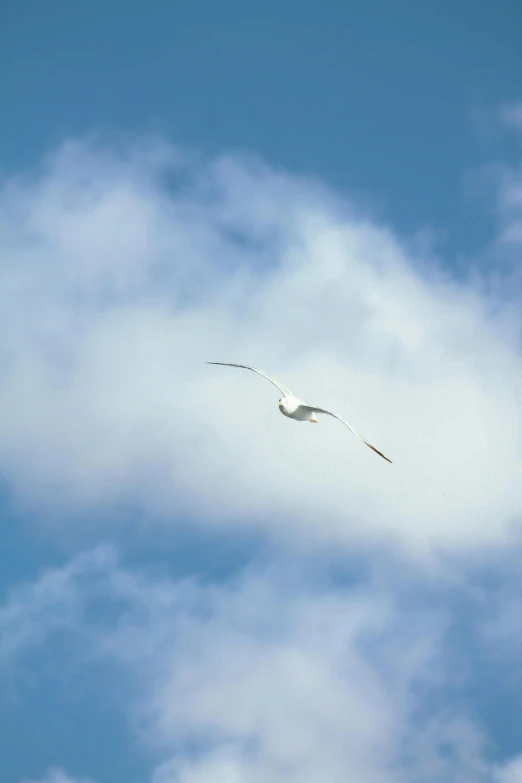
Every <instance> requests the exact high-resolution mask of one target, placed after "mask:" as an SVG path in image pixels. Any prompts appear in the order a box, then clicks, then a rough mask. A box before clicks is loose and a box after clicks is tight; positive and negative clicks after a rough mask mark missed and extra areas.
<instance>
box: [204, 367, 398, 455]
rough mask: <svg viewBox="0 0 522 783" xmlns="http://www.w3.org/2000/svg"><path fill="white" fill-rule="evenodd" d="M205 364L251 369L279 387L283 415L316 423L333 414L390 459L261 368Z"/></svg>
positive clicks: (325, 411)
mask: <svg viewBox="0 0 522 783" xmlns="http://www.w3.org/2000/svg"><path fill="white" fill-rule="evenodd" d="M207 364H220V365H223V366H225V367H241V368H242V369H243V370H251V371H252V372H255V373H257V374H258V375H262V376H263V378H266V380H267V381H269V382H270V383H271V384H272V385H273V386H275V387H276V388H277V389H279V391H280V392H281V393H282V394H283V397H281V399H280V400H279V410H280V411H281V413H282V414H283V416H286V417H287V418H289V419H294V421H310V422H312V423H313V424H317V422H318V418H317V414H318V413H325V414H326V415H327V416H333V418H334V419H337V420H338V421H340V422H341V423H342V424H344V426H345V427H347V428H348V429H349V430H350V432H352V433H353V434H354V435H355V436H356V437H357V438H360V439H361V440H362V442H363V443H365V444H366V445H367V446H369V448H370V449H372V451H375V453H376V454H378V455H379V456H380V457H382V458H383V459H385V460H386V461H387V462H391V459H389V458H388V457H385V456H384V454H383V453H382V451H379V449H376V448H375V446H373V445H372V444H371V443H370V441H368V440H366V438H364V437H363V436H362V435H361V434H360V433H359V432H357V430H354V428H353V427H352V426H351V424H348V422H347V421H345V420H344V419H343V418H341V416H338V415H337V413H332V411H327V410H326V408H318V407H316V406H313V405H307V404H306V403H304V402H303V401H302V400H300V399H299V397H296V396H295V394H292V392H291V391H290V389H288V388H287V387H286V386H283V384H282V383H280V381H277V380H276V379H275V378H272V377H271V376H270V375H267V374H266V372H263V370H256V368H255V367H249V366H248V365H246V364H231V363H230V362H207Z"/></svg>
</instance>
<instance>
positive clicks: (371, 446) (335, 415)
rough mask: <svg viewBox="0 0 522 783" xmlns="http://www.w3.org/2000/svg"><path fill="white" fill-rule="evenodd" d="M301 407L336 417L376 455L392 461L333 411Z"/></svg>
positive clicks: (301, 406)
mask: <svg viewBox="0 0 522 783" xmlns="http://www.w3.org/2000/svg"><path fill="white" fill-rule="evenodd" d="M299 407H300V409H301V410H305V411H310V413H326V415H327V416H333V417H334V419H337V420H338V421H340V422H341V424H344V426H345V427H348V429H349V430H350V432H353V434H354V435H355V436H356V437H357V438H360V439H361V440H362V442H363V443H366V445H367V446H368V447H369V448H370V449H372V450H373V451H375V453H376V454H378V455H379V456H380V457H382V458H383V459H385V460H386V461H387V462H391V459H389V458H388V457H385V456H384V454H383V453H382V451H379V449H376V448H375V446H374V445H373V444H371V443H370V441H368V440H366V438H364V437H363V436H362V435H361V434H360V432H357V430H354V428H353V427H351V426H350V425H349V424H348V422H347V421H345V420H344V419H343V418H341V416H338V415H337V414H336V413H332V411H327V410H325V409H324V408H312V406H311V405H300V406H299Z"/></svg>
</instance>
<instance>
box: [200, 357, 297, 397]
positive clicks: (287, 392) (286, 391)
mask: <svg viewBox="0 0 522 783" xmlns="http://www.w3.org/2000/svg"><path fill="white" fill-rule="evenodd" d="M205 364H219V365H221V366H222V367H241V369H243V370H252V372H257V374H258V375H262V376H263V378H266V379H267V381H270V383H271V384H273V385H274V386H276V387H277V388H278V389H279V391H280V392H281V393H282V394H284V395H285V397H288V396H290V395H291V394H292V392H291V391H290V389H287V388H286V386H283V384H282V383H279V381H276V379H275V378H271V377H270V376H269V375H267V374H266V372H263V371H262V370H256V368H255V367H247V366H246V364H230V362H205Z"/></svg>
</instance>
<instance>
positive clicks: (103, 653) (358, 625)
mask: <svg viewBox="0 0 522 783" xmlns="http://www.w3.org/2000/svg"><path fill="white" fill-rule="evenodd" d="M404 577H406V574H405V573H404V572H403V578H404ZM51 583H52V584H55V585H57V584H60V585H62V586H63V588H64V589H63V591H61V592H62V594H63V615H64V623H66V622H67V621H68V617H69V607H70V604H71V596H72V595H74V603H75V605H76V606H77V607H78V613H77V614H78V618H79V620H78V622H77V624H76V626H75V627H76V631H77V632H79V633H81V634H82V641H83V645H82V648H83V649H82V656H85V655H89V656H90V657H91V660H92V659H93V658H94V660H96V661H97V662H98V663H99V665H103V661H109V662H110V664H111V672H114V663H116V664H117V665H118V667H119V668H120V670H121V671H123V672H126V673H127V675H128V684H129V687H127V679H126V678H125V680H124V682H123V684H122V687H123V688H125V689H126V692H127V695H128V698H129V700H130V701H131V705H130V708H131V715H132V716H133V725H134V729H135V731H136V732H137V734H136V736H137V738H138V739H139V740H140V741H141V742H143V743H144V744H145V745H146V747H147V748H148V749H149V751H150V754H151V767H155V771H154V773H153V776H152V782H153V783H210V782H211V781H212V783H234V781H236V780H237V781H241V782H242V783H262V781H265V780H272V781H274V783H280V782H281V783H282V782H283V781H290V782H291V783H312V782H313V781H316V780H318V779H328V780H329V781H331V782H332V783H337V781H339V783H341V781H345V780H346V779H347V777H348V778H349V779H354V780H364V781H365V783H381V781H382V783H394V782H395V781H397V782H398V781H401V783H416V781H419V780H422V781H423V783H439V782H440V781H442V780H453V781H455V782H456V783H514V781H515V780H516V778H515V777H513V775H514V774H515V772H513V770H516V769H517V763H518V762H517V761H516V760H515V759H511V760H509V759H508V760H507V761H506V762H505V763H504V764H503V766H496V765H492V763H491V762H490V761H489V759H488V752H487V751H488V743H489V742H490V740H491V737H490V736H488V734H487V732H488V731H491V727H492V726H493V725H494V722H495V718H494V716H491V725H490V726H481V725H480V723H479V722H478V721H477V720H476V716H474V715H473V713H472V712H471V711H470V708H471V704H470V703H469V702H467V701H466V700H463V699H462V695H461V693H460V692H459V673H458V669H459V668H460V667H462V666H463V665H464V664H465V665H466V669H467V672H468V676H469V675H470V674H471V673H472V672H471V670H470V667H472V661H471V659H470V658H469V655H468V654H467V653H463V652H462V650H461V651H460V656H461V657H460V658H459V660H458V661H457V664H458V665H457V667H455V657H454V654H452V652H451V650H450V649H449V648H448V644H449V638H450V634H451V632H452V628H453V626H454V623H455V619H454V617H453V616H452V608H451V600H449V599H448V594H447V593H445V600H444V605H441V604H440V602H438V603H436V604H434V603H433V601H431V602H430V601H420V602H418V601H417V603H415V601H413V600H412V595H411V594H409V593H406V594H401V591H400V590H399V589H398V583H397V581H395V580H391V581H387V580H384V581H383V580H382V578H381V579H380V580H377V581H371V582H368V583H361V584H359V585H357V586H351V587H348V586H343V585H333V584H331V583H330V584H328V585H326V584H324V583H323V584H322V585H321V584H318V583H317V580H314V579H311V578H310V574H309V573H306V574H298V573H296V572H294V573H293V574H292V575H290V574H289V572H288V571H286V572H285V570H284V569H275V568H273V567H271V566H269V567H263V568H255V567H252V568H251V569H250V570H248V571H246V572H245V573H244V575H243V576H242V577H241V578H239V579H236V580H234V581H231V582H229V583H227V584H222V585H217V584H209V585H207V586H203V585H199V584H197V583H196V582H194V581H192V580H183V581H171V580H169V579H161V580H160V579H151V578H150V577H146V576H144V575H143V574H140V573H137V572H135V571H131V570H129V569H126V568H124V567H122V566H121V565H118V564H117V561H116V559H115V557H114V555H113V554H111V552H107V551H104V550H102V551H101V553H100V552H94V553H91V554H87V555H83V556H81V557H80V558H77V559H75V560H72V561H71V562H70V563H68V564H67V565H66V566H64V567H63V568H62V569H58V570H57V571H54V572H49V573H47V574H45V575H44V576H43V577H42V578H41V579H40V580H39V581H37V582H36V583H34V584H33V585H30V586H27V587H26V588H25V589H24V590H23V591H22V592H21V593H20V592H19V593H16V594H14V595H13V597H12V598H11V599H10V602H8V604H7V606H5V607H4V608H3V609H2V612H3V613H4V616H6V617H8V618H12V617H13V616H14V615H13V613H10V612H9V606H10V605H11V604H12V603H15V604H16V606H17V607H18V613H25V614H26V615H27V617H29V618H34V617H42V618H44V619H43V620H42V622H41V623H35V625H34V628H35V635H36V636H37V638H39V639H40V638H42V634H43V629H44V628H45V629H46V632H47V633H49V632H51V631H52V630H53V628H55V627H57V623H56V618H55V617H51V618H49V615H48V614H46V613H45V611H43V612H42V611H41V608H42V606H43V607H44V608H45V606H47V604H48V603H49V601H48V597H47V596H48V593H49V587H48V585H49V584H51ZM422 587H423V585H422V584H421V583H416V585H415V587H414V590H415V592H417V593H418V591H419V590H422ZM20 595H23V596H24V599H23V601H22V600H21V599H20V597H19V596H20ZM450 598H451V596H450ZM93 600H94V601H95V602H99V601H100V600H101V601H103V604H104V605H105V606H108V605H117V606H118V613H117V616H116V617H115V618H114V620H113V621H112V622H111V623H109V624H107V622H106V621H104V620H103V619H101V620H100V619H99V618H98V614H97V612H94V611H92V607H91V602H92V601H93ZM494 600H495V599H492V597H491V596H490V598H489V604H490V605H491V602H492V601H494ZM95 605H99V604H98V603H95ZM90 607H91V609H90ZM55 613H56V614H59V597H57V598H56V600H55ZM477 622H478V623H479V624H480V616H477ZM15 625H16V623H15ZM9 628H10V626H9V621H7V622H5V623H4V625H3V627H2V635H4V634H6V635H7V636H9ZM30 644H31V639H30V637H29V636H27V637H26V638H25V639H24V641H23V644H22V645H20V646H19V647H18V648H17V650H13V648H11V653H12V654H17V655H18V656H19V655H20V652H21V651H22V648H23V646H27V645H30ZM463 655H464V656H465V660H464V658H463V657H462V656H463ZM83 660H84V657H82V661H83ZM31 665H32V666H33V667H34V660H33V661H32V664H31ZM455 668H456V669H457V671H455ZM91 675H92V668H91ZM499 775H500V777H498V776H499ZM509 775H511V777H509ZM495 776H497V777H495ZM502 776H504V777H502ZM51 781H52V783H58V781H60V783H62V781H61V780H60V779H58V780H56V781H55V779H54V778H51ZM49 783H50V781H49ZM64 783H65V781H64Z"/></svg>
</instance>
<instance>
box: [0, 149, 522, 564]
mask: <svg viewBox="0 0 522 783" xmlns="http://www.w3.org/2000/svg"><path fill="white" fill-rule="evenodd" d="M0 211H1V217H0V220H1V228H2V236H3V242H2V251H1V252H2V267H1V269H2V271H1V272H0V297H1V307H0V312H1V316H0V318H1V322H0V327H1V330H2V335H3V337H2V347H1V354H0V405H1V408H2V410H3V412H4V415H3V416H2V419H1V423H0V444H1V445H0V466H1V468H2V470H3V472H4V474H5V475H7V476H8V477H9V479H10V481H11V482H12V485H13V486H14V487H16V488H17V489H18V493H19V497H20V498H22V497H23V500H24V502H25V503H29V504H31V503H33V504H34V505H35V506H36V505H40V504H44V505H45V507H46V508H47V510H48V509H49V508H50V507H53V508H54V510H55V511H58V512H59V511H62V512H64V511H65V512H67V511H68V510H69V509H71V508H74V509H75V510H78V509H80V508H84V509H85V508H92V507H93V504H96V503H99V502H102V501H106V500H114V499H116V500H121V499H126V500H128V499H129V497H133V498H134V500H136V501H137V502H139V503H140V504H142V505H144V506H145V507H146V508H147V509H148V511H149V512H150V513H151V514H152V515H157V517H158V518H163V519H167V520H172V519H175V518H176V516H178V515H179V514H180V513H183V514H184V515H185V516H186V515H189V516H190V517H191V518H193V519H197V520H198V524H208V525H213V526H217V525H219V526H225V527H233V526H234V525H241V526H242V527H244V526H245V525H249V526H252V527H256V528H260V529H263V530H267V531H268V532H270V534H272V535H282V536H291V537H292V536H298V537H299V539H300V541H301V542H302V544H303V546H307V545H311V546H317V545H318V544H320V543H321V542H337V543H339V542H341V543H342V542H346V543H348V542H354V541H356V540H361V541H365V542H370V543H372V542H380V543H385V542H388V544H397V545H398V546H400V547H402V548H403V549H404V550H405V551H408V552H409V553H410V554H421V555H423V554H426V553H427V552H430V551H432V550H433V548H434V547H435V548H442V549H445V550H448V549H456V550H459V549H462V548H468V547H470V546H471V547H477V548H480V547H484V546H488V547H489V546H494V545H502V544H505V543H506V542H508V541H509V540H510V537H511V535H512V532H513V531H514V530H515V529H517V527H518V523H517V521H516V520H517V519H519V518H520V512H521V511H522V508H521V502H520V491H519V487H520V473H521V470H522V456H521V450H520V438H519V430H520V428H521V426H522V414H521V409H520V404H519V396H520V395H519V388H520V386H521V382H522V358H521V355H520V353H519V351H518V346H517V333H518V329H519V327H520V317H519V315H518V314H517V313H513V312H512V311H507V310H506V311H504V309H503V306H502V302H501V301H497V300H496V299H492V298H490V297H489V296H488V295H487V294H484V293H483V292H480V291H479V290H478V287H474V286H472V285H471V284H467V283H457V282H456V281H454V280H452V278H451V274H450V273H449V272H448V271H447V270H445V269H444V268H443V267H442V266H441V265H440V264H437V262H434V261H433V259H430V264H427V263H426V259H425V258H424V257H419V256H416V255H415V254H413V253H412V251H411V250H410V249H409V244H408V243H407V242H405V241H402V240H401V238H400V237H397V236H395V235H394V234H393V233H392V232H391V231H390V230H389V229H388V228H386V227H383V226H379V225H377V224H376V223H375V222H372V221H371V220H370V219H369V218H366V217H364V216H362V215H361V214H359V213H358V212H357V210H356V209H355V208H354V206H353V205H352V204H350V203H349V202H346V201H343V200H341V199H339V198H338V197H337V196H336V195H335V194H332V193H329V192H328V191H327V190H326V189H325V188H323V187H321V186H320V185H318V184H317V183H314V182H310V181H307V180H302V179H299V178H297V177H291V176H289V175H287V174H284V173H282V172H278V171H275V170H273V169H270V168H269V167H267V166H265V165H264V164H262V163H261V162H259V161H252V160H250V159H244V158H240V157H224V158H220V159H217V160H214V161H211V162H202V161H200V160H198V159H197V158H196V157H195V156H192V155H188V154H186V153H184V152H183V151H180V150H178V149H175V148H171V147H169V146H168V145H165V144H163V143H161V144H160V143H156V142H154V143H151V144H149V145H148V146H147V145H143V144H142V145H137V146H135V147H130V148H127V149H125V150H118V151H115V150H114V149H108V148H106V147H100V146H96V144H94V143H86V144H83V143H77V144H70V145H67V146H66V147H65V148H64V149H62V150H60V151H59V152H57V153H56V154H55V155H54V156H52V157H51V158H49V159H48V160H47V161H46V163H45V165H44V166H43V167H42V169H41V170H40V171H39V172H37V173H36V174H34V173H30V174H28V175H27V176H26V177H24V178H21V179H19V180H17V181H14V182H9V183H6V184H5V185H4V187H3V190H2V194H1V198H0ZM206 360H217V361H221V360H222V361H240V362H246V363H249V364H253V365H256V366H260V367H261V368H263V369H265V370H266V371H268V372H271V373H273V374H274V375H276V376H280V377H281V379H282V380H283V382H285V383H286V384H287V385H288V386H290V388H292V389H295V391H296V392H297V393H298V394H300V395H301V396H303V397H306V398H307V399H310V400H312V401H314V400H317V401H318V402H319V403H321V404H323V405H324V406H326V407H330V408H332V409H334V410H336V411H338V412H339V413H341V414H342V415H344V416H345V417H346V418H347V419H348V420H349V421H351V422H353V424H354V425H355V426H356V427H357V428H358V429H360V430H361V431H362V432H363V433H364V434H365V435H366V436H367V437H369V438H370V439H371V440H372V441H373V442H375V443H376V444H377V445H378V446H379V447H380V448H382V449H383V450H384V451H385V453H389V454H390V456H391V457H392V458H393V459H394V461H395V465H394V466H389V465H387V464H386V463H384V462H383V461H381V460H379V459H378V458H377V457H376V456H375V455H374V454H372V453H371V452H370V451H369V450H366V449H364V447H362V446H361V445H360V443H358V442H357V441H356V440H355V439H354V438H352V437H351V436H350V434H349V433H348V432H347V431H346V430H344V429H343V428H342V427H341V425H339V424H338V423H337V422H335V421H325V422H324V423H322V424H321V425H320V426H319V427H316V428H311V427H309V426H307V425H300V426H299V425H296V424H294V423H293V422H288V421H286V420H284V419H283V418H282V417H281V416H280V414H279V412H278V410H277V397H275V396H274V394H272V390H271V388H270V387H269V386H268V385H265V384H264V383H263V381H262V380H261V379H259V378H255V377H253V376H250V375H248V374H241V372H240V371H237V372H235V371H233V370H229V369H225V368H210V367H207V366H205V365H204V364H203V362H204V361H206ZM173 524H175V523H173Z"/></svg>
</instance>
